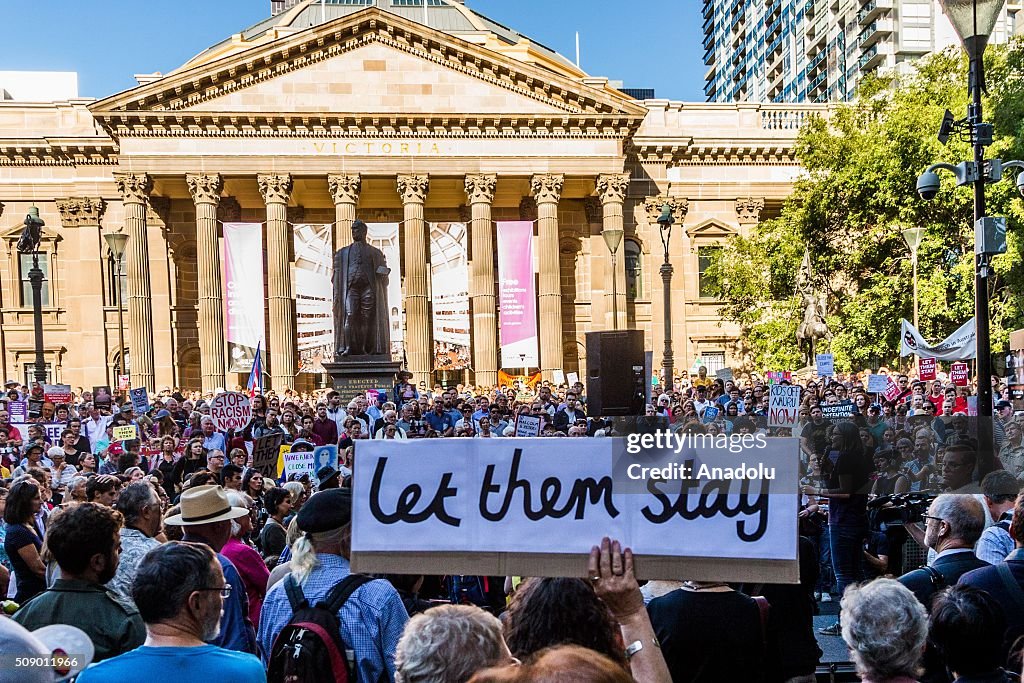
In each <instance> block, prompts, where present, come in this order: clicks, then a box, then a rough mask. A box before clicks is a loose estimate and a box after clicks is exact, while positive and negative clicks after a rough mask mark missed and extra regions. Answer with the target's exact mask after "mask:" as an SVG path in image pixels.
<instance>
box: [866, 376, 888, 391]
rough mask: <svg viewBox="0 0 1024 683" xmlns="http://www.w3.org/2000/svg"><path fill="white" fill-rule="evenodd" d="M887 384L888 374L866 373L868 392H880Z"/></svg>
mask: <svg viewBox="0 0 1024 683" xmlns="http://www.w3.org/2000/svg"><path fill="white" fill-rule="evenodd" d="M888 386H889V375H868V393H869V394H881V393H883V392H884V391H885V390H886V388H887V387H888Z"/></svg>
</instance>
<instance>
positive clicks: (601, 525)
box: [352, 433, 798, 583]
mask: <svg viewBox="0 0 1024 683" xmlns="http://www.w3.org/2000/svg"><path fill="white" fill-rule="evenodd" d="M633 436H634V437H640V436H641V435H633ZM642 437H643V438H644V439H648V438H649V439H654V438H656V437H657V438H661V437H664V438H665V439H666V440H668V441H669V444H668V445H669V450H665V449H661V450H658V449H649V450H643V449H639V445H640V444H638V443H633V442H631V441H629V440H626V439H612V438H608V439H558V440H555V439H515V438H510V439H501V440H499V441H497V442H494V443H491V442H489V441H488V442H484V441H481V440H474V439H452V440H451V442H450V443H446V444H445V448H444V449H441V450H439V449H438V448H437V447H436V445H435V444H433V443H427V442H425V441H412V440H410V441H398V442H396V441H389V442H383V441H381V442H377V441H366V442H363V443H361V444H360V445H359V457H358V458H356V460H355V473H354V475H353V481H354V482H355V489H354V491H353V535H352V551H353V555H352V569H353V571H358V572H391V571H396V572H400V573H402V572H404V573H424V572H425V573H449V574H452V573H454V574H483V575H491V576H494V575H498V576H504V575H517V574H526V575H530V576H585V572H586V565H587V555H588V553H589V551H590V548H591V546H592V545H594V544H595V543H597V542H599V540H600V539H601V538H602V537H604V536H610V537H613V538H616V539H619V540H620V541H622V543H623V544H624V545H626V546H629V547H631V548H632V549H633V551H634V553H635V554H636V571H637V575H638V576H639V577H641V578H679V577H683V576H685V577H687V578H693V579H715V580H729V581H736V580H758V581H772V582H788V583H795V582H796V581H797V579H798V567H797V562H796V558H797V528H796V521H797V520H796V515H794V514H793V510H794V509H795V508H796V507H797V493H796V491H797V487H796V483H797V478H798V474H797V463H798V445H797V443H798V442H797V440H796V439H792V438H780V439H765V438H764V437H763V436H760V437H755V436H754V435H749V434H748V435H745V438H747V439H750V441H751V443H752V444H755V445H756V444H761V445H763V447H749V448H738V449H735V450H731V449H730V448H729V447H722V446H721V444H717V442H716V441H715V439H718V440H719V441H721V442H722V443H725V442H726V441H729V440H730V437H726V436H725V435H718V436H712V435H706V434H699V435H692V434H691V435H672V434H666V433H659V434H658V435H654V434H645V435H642ZM631 438H632V437H631ZM672 444H675V445H674V446H673V445H672ZM716 444H717V447H716ZM633 446H637V447H638V450H637V451H636V452H633V451H632V450H631V449H632V448H633ZM666 457H667V458H668V461H669V462H672V463H675V464H674V465H665V466H664V467H667V468H668V469H664V468H663V466H662V465H661V464H659V463H664V462H666V459H665V458H666ZM645 468H646V469H645ZM769 476H771V477H773V478H769Z"/></svg>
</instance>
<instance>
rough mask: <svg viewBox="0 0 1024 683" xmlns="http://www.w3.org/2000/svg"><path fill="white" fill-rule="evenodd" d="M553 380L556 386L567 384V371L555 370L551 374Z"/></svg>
mask: <svg viewBox="0 0 1024 683" xmlns="http://www.w3.org/2000/svg"><path fill="white" fill-rule="evenodd" d="M551 379H553V380H554V381H555V384H565V371H564V370H554V371H552V373H551Z"/></svg>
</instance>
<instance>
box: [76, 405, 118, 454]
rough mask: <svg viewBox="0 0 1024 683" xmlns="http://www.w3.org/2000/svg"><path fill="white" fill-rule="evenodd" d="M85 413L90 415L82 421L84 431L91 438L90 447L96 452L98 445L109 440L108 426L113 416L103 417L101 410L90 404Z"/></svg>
mask: <svg viewBox="0 0 1024 683" xmlns="http://www.w3.org/2000/svg"><path fill="white" fill-rule="evenodd" d="M85 412H86V413H87V414H88V417H86V418H84V419H83V420H82V429H84V430H85V435H86V436H87V437H89V447H90V448H91V449H92V451H93V452H95V451H96V444H98V443H99V442H100V441H104V440H105V439H106V438H107V425H108V424H110V421H111V420H112V419H113V416H111V415H101V414H100V409H99V408H97V407H96V404H95V403H90V404H89V405H88V406H87V407H86V409H85Z"/></svg>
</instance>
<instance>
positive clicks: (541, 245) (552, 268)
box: [530, 173, 565, 381]
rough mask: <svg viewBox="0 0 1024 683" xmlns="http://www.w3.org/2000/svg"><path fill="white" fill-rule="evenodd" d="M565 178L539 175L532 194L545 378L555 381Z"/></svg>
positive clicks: (558, 356)
mask: <svg viewBox="0 0 1024 683" xmlns="http://www.w3.org/2000/svg"><path fill="white" fill-rule="evenodd" d="M564 182H565V176H564V175H562V174H560V173H558V174H555V173H549V174H545V175H535V176H533V177H532V178H531V179H530V194H532V195H533V198H534V199H535V200H536V201H537V250H538V251H539V252H540V278H539V279H538V280H539V282H538V284H539V287H538V296H537V299H538V305H539V310H540V369H541V378H542V379H545V380H551V381H554V377H555V372H554V371H555V370H559V369H561V368H562V285H561V282H560V275H561V273H560V271H559V267H558V200H559V199H560V198H561V196H562V185H563V184H564Z"/></svg>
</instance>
